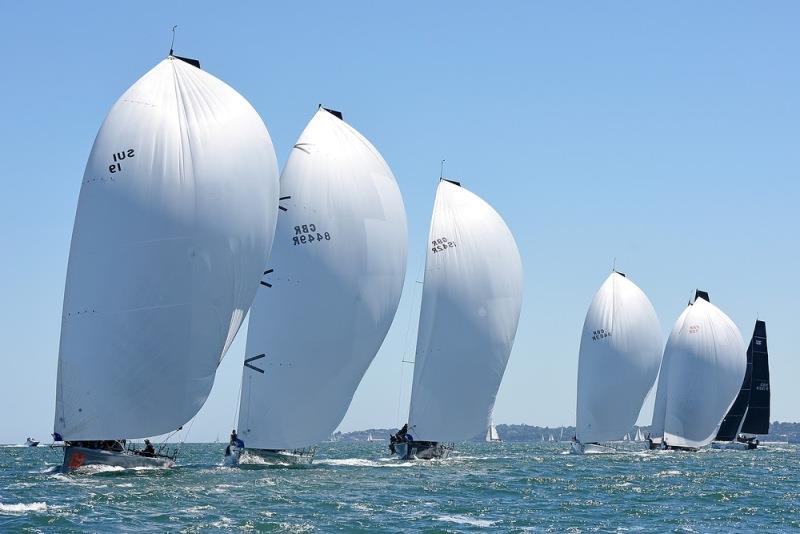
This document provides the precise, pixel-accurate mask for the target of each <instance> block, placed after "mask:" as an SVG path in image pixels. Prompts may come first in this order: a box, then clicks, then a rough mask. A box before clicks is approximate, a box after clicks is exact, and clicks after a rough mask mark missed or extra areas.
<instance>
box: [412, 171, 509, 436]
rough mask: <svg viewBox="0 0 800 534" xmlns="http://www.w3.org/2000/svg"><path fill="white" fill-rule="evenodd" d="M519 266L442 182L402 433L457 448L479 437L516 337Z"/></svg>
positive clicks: (491, 215)
mask: <svg viewBox="0 0 800 534" xmlns="http://www.w3.org/2000/svg"><path fill="white" fill-rule="evenodd" d="M521 305H522V262H521V260H520V256H519V251H518V250H517V245H516V243H515V242H514V237H513V236H512V234H511V231H510V230H509V229H508V227H507V226H506V224H505V223H504V222H503V219H502V218H501V217H500V216H499V215H498V214H497V212H496V211H495V210H494V209H492V207H491V206H489V204H487V203H486V202H484V201H483V200H481V199H480V198H479V197H478V196H476V195H474V194H473V193H470V192H469V191H467V190H466V189H464V188H462V187H460V186H459V185H456V184H455V183H452V182H449V181H447V180H442V181H440V182H439V187H438V189H437V192H436V201H435V204H434V208H433V217H432V220H431V228H430V234H429V238H428V251H427V259H426V263H425V280H424V284H423V289H422V304H421V311H420V318H419V330H418V336H417V352H416V361H415V365H414V382H413V386H412V393H411V409H410V413H409V432H410V433H411V434H413V436H414V438H415V439H418V440H427V441H440V442H448V441H461V440H466V439H470V438H472V437H474V436H479V435H480V434H482V433H483V432H484V431H485V429H486V427H487V425H488V424H489V419H490V416H491V412H492V408H493V406H494V400H495V396H496V395H497V390H498V388H499V387H500V381H501V380H502V378H503V373H504V372H505V368H506V363H507V362H508V357H509V355H510V353H511V347H512V345H513V342H514V335H515V334H516V331H517V323H518V321H519V314H520V308H521Z"/></svg>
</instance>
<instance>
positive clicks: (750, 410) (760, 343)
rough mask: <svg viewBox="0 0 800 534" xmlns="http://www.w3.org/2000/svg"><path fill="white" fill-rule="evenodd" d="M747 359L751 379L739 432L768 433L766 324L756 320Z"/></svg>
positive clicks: (768, 401) (768, 403) (768, 397)
mask: <svg viewBox="0 0 800 534" xmlns="http://www.w3.org/2000/svg"><path fill="white" fill-rule="evenodd" d="M747 361H748V362H751V361H752V367H753V369H752V381H751V384H750V401H749V403H748V406H747V415H746V416H745V418H744V422H743V423H742V428H741V432H743V433H745V434H768V433H769V405H770V392H769V355H768V353H767V325H766V323H765V322H764V321H756V326H755V329H754V331H753V337H752V338H751V339H750V346H749V347H748V348H747Z"/></svg>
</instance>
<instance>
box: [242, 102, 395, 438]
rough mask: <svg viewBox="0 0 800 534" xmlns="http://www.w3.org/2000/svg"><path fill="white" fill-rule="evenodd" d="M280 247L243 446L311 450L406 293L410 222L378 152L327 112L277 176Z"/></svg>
mask: <svg viewBox="0 0 800 534" xmlns="http://www.w3.org/2000/svg"><path fill="white" fill-rule="evenodd" d="M280 205H281V212H280V214H279V217H278V227H277V231H276V236H277V237H276V240H275V246H274V249H273V253H272V257H271V259H270V262H269V264H268V266H267V268H266V269H265V271H266V273H265V275H264V280H263V282H262V286H261V288H260V290H259V293H258V295H257V297H256V300H255V303H254V304H253V309H252V311H251V313H250V323H249V327H248V337H247V349H246V356H245V357H246V363H245V367H244V373H243V376H242V394H241V405H240V412H239V423H238V424H239V435H240V437H241V438H242V439H243V440H244V442H245V447H247V448H260V449H290V448H299V447H305V446H308V445H312V444H314V443H316V442H318V441H321V440H323V439H325V438H327V437H328V436H330V434H331V433H332V432H333V430H335V428H336V426H337V425H338V424H339V422H340V421H341V419H342V418H343V417H344V414H345V413H346V411H347V408H348V406H349V405H350V401H351V399H352V397H353V394H354V393H355V390H356V388H357V387H358V384H359V382H360V381H361V378H362V377H363V375H364V373H365V372H366V370H367V367H368V366H369V364H370V362H371V361H372V359H373V358H374V357H375V355H376V353H377V352H378V349H379V348H380V346H381V343H382V342H383V339H384V337H385V335H386V332H387V331H388V329H389V326H390V324H391V322H392V319H393V317H394V314H395V311H396V310H397V305H398V302H399V299H400V293H401V290H402V287H403V280H404V277H405V267H406V253H407V239H408V238H407V230H406V215H405V210H404V207H403V200H402V197H401V196H400V190H399V188H398V186H397V183H396V182H395V179H394V176H393V175H392V172H391V170H390V169H389V167H388V166H387V164H386V162H385V161H384V160H383V158H382V157H381V155H380V154H379V153H378V151H377V150H376V149H375V147H373V146H372V145H371V144H370V143H369V141H367V140H366V139H365V138H364V137H363V136H362V135H361V134H359V133H358V132H357V131H356V130H354V129H353V128H352V127H350V126H349V125H348V124H347V123H345V122H344V121H342V120H341V119H340V118H338V116H336V115H334V114H332V112H329V111H327V110H325V109H324V108H323V109H320V110H319V111H318V112H317V114H316V115H315V116H314V118H313V119H312V120H311V122H310V123H309V124H308V126H307V127H306V129H305V130H304V131H303V133H302V135H301V136H300V139H298V141H297V143H296V144H295V145H294V148H293V150H292V152H291V155H290V156H289V160H288V162H287V163H286V167H285V169H284V171H283V174H282V176H281V201H280Z"/></svg>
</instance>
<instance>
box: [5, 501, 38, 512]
mask: <svg viewBox="0 0 800 534" xmlns="http://www.w3.org/2000/svg"><path fill="white" fill-rule="evenodd" d="M46 511H47V503H46V502H31V503H27V504H26V503H22V502H20V503H16V504H3V503H0V514H24V513H26V512H46Z"/></svg>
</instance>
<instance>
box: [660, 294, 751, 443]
mask: <svg viewBox="0 0 800 534" xmlns="http://www.w3.org/2000/svg"><path fill="white" fill-rule="evenodd" d="M707 299H708V295H707V294H704V293H702V292H698V293H697V295H696V297H695V300H694V303H693V304H690V305H689V306H688V307H687V308H686V310H684V312H683V313H682V314H681V316H680V317H679V318H678V321H677V322H676V323H675V326H674V327H673V329H672V333H671V334H670V336H669V339H668V340H667V346H666V348H665V349H664V358H663V361H662V364H661V375H660V376H659V380H658V390H657V393H656V404H655V408H654V411H653V425H652V430H653V436H663V439H664V441H666V443H667V445H669V446H673V447H686V448H699V447H703V446H705V445H708V444H709V443H710V442H711V441H712V440H713V439H714V437H715V436H716V435H717V431H718V430H719V427H720V424H721V422H722V418H723V416H724V415H725V413H726V412H727V411H728V410H729V409H730V407H731V406H732V404H733V402H734V400H735V399H736V396H737V393H738V391H739V389H740V387H741V385H742V380H743V378H744V375H745V371H746V367H747V360H746V358H745V350H744V342H743V341H742V336H741V334H740V333H739V329H738V328H737V327H736V325H735V324H734V323H733V321H731V320H730V318H728V316H727V315H725V314H724V313H723V312H722V311H721V310H720V309H719V308H717V307H716V306H714V305H713V304H711V303H710V302H709V301H708V300H707Z"/></svg>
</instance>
